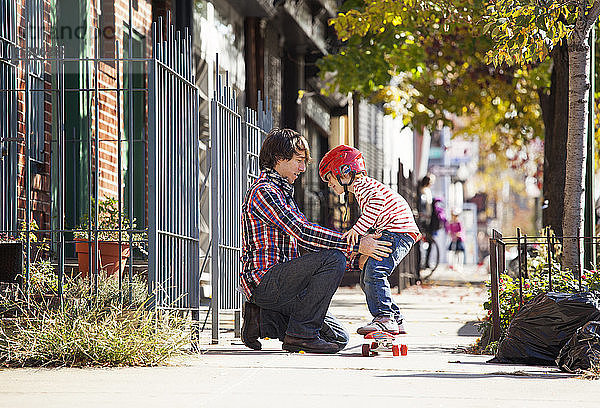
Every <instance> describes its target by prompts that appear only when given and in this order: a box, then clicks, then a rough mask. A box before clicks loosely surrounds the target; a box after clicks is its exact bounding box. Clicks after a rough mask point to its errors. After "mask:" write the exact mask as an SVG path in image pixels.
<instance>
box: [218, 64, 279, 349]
mask: <svg viewBox="0 0 600 408" xmlns="http://www.w3.org/2000/svg"><path fill="white" fill-rule="evenodd" d="M217 67H218V64H217ZM215 88H216V90H215V95H214V97H213V99H212V101H211V123H212V126H211V224H212V228H211V231H212V237H211V258H212V262H211V268H212V269H211V280H212V282H211V284H212V300H211V309H212V311H213V313H212V341H213V343H215V344H216V343H218V341H219V315H220V312H221V310H233V311H234V313H235V318H234V320H235V332H236V333H235V334H236V335H239V322H240V310H241V307H242V301H243V299H242V292H241V290H240V289H239V286H240V284H239V282H240V274H241V270H242V265H241V262H240V259H241V255H242V253H241V251H242V248H241V246H242V244H241V239H242V231H241V215H242V214H241V209H242V202H243V199H244V195H245V193H246V191H247V189H248V186H249V184H250V183H252V182H253V181H254V180H255V179H256V178H258V176H259V175H260V169H259V166H258V154H259V151H260V147H261V145H262V141H263V140H264V137H265V135H266V132H268V131H269V130H270V129H271V127H272V124H273V119H272V113H271V109H270V106H269V103H268V101H267V102H266V107H265V108H263V104H262V101H261V96H260V93H259V95H258V100H259V106H258V112H257V111H254V110H253V109H249V108H246V109H245V112H244V114H243V115H242V113H241V112H240V111H239V108H238V106H239V105H238V100H237V96H236V93H235V91H234V90H233V89H232V87H231V86H230V85H229V78H228V74H225V83H223V78H222V76H221V75H218V76H217V82H216V87H215Z"/></svg>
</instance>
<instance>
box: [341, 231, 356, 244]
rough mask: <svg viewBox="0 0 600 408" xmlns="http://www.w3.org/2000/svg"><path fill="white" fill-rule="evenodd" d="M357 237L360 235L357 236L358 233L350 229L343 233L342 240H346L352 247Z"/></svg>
mask: <svg viewBox="0 0 600 408" xmlns="http://www.w3.org/2000/svg"><path fill="white" fill-rule="evenodd" d="M359 237H360V235H358V232H356V231H354V229H350V230H349V231H347V232H344V235H342V238H346V242H347V243H348V245H350V246H354V244H356V243H357V242H358V238H359Z"/></svg>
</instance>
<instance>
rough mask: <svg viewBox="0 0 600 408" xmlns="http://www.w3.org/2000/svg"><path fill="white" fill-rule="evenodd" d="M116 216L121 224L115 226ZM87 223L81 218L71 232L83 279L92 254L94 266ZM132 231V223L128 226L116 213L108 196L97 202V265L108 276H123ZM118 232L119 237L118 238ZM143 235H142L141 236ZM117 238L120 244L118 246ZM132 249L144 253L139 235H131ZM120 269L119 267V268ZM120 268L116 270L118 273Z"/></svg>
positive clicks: (115, 204) (117, 212)
mask: <svg viewBox="0 0 600 408" xmlns="http://www.w3.org/2000/svg"><path fill="white" fill-rule="evenodd" d="M94 209H95V206H94V202H93V201H92V213H91V218H92V220H93V219H94ZM119 216H120V218H121V224H120V226H119ZM90 225H91V226H92V228H93V225H92V224H90V221H89V220H88V216H87V214H85V215H84V216H83V220H82V223H81V224H80V225H79V227H78V228H77V230H75V231H74V235H75V241H77V242H76V244H75V252H76V253H77V259H78V262H79V272H80V273H81V275H82V276H83V277H86V276H87V275H88V273H89V271H90V268H89V261H90V253H89V251H90V250H91V251H92V257H91V258H92V262H94V263H96V262H97V261H96V259H95V253H96V251H95V248H94V245H95V236H94V231H93V229H91V228H90V230H91V231H92V235H91V237H90V236H89V230H88V228H89V227H90ZM132 229H135V219H133V220H132V224H131V226H130V225H129V218H128V217H127V215H126V214H125V212H124V211H120V210H119V206H118V202H117V200H116V199H115V198H112V197H109V198H105V199H103V200H101V201H100V202H99V203H98V253H99V261H100V262H99V265H100V269H101V270H104V271H105V272H106V274H107V275H108V276H111V275H114V274H115V273H116V272H119V273H123V270H124V269H125V265H126V264H127V260H128V259H129V256H130V254H131V249H130V248H129V232H128V231H130V230H132ZM119 231H120V237H119ZM144 235H145V234H144ZM119 238H120V245H119ZM133 239H134V246H136V247H139V248H140V250H142V252H145V251H144V249H143V248H142V246H141V245H142V240H143V239H144V237H143V236H142V237H140V236H139V234H136V235H134V236H133ZM119 266H120V268H119ZM119 269H120V270H119Z"/></svg>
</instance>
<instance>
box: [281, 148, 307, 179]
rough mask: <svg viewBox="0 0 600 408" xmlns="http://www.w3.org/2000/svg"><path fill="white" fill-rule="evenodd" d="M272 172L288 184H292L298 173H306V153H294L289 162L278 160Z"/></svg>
mask: <svg viewBox="0 0 600 408" xmlns="http://www.w3.org/2000/svg"><path fill="white" fill-rule="evenodd" d="M274 170H275V171H276V172H277V173H279V175H280V176H282V177H283V178H285V179H286V180H287V182H288V183H290V184H294V181H296V179H297V178H298V176H299V175H300V173H304V172H305V171H306V152H296V153H294V155H293V156H292V158H291V159H290V160H279V161H278V162H277V164H275V169H274Z"/></svg>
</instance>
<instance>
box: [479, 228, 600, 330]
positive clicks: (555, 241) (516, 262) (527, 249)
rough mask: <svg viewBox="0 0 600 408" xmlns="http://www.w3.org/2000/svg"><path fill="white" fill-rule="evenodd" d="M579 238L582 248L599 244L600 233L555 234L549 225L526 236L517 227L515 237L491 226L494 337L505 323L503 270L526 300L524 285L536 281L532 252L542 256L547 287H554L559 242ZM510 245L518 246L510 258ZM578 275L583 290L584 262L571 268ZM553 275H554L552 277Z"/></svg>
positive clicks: (521, 300) (491, 287)
mask: <svg viewBox="0 0 600 408" xmlns="http://www.w3.org/2000/svg"><path fill="white" fill-rule="evenodd" d="M567 239H571V240H577V245H578V247H579V248H582V247H584V246H595V247H597V246H598V245H599V244H600V237H582V236H577V237H566V236H563V237H559V236H554V235H553V234H552V233H551V231H550V229H549V228H546V230H545V233H544V235H540V236H527V235H525V234H522V233H521V230H520V229H517V233H516V235H515V236H512V237H505V236H503V235H502V234H501V233H500V232H499V231H497V230H492V236H491V237H490V239H489V243H490V291H491V293H490V295H491V320H492V331H491V341H497V340H499V339H500V338H501V337H502V334H503V333H502V327H501V321H500V314H501V313H502V310H501V305H500V294H501V281H500V275H501V274H509V275H511V276H512V277H514V278H515V279H516V280H518V285H519V305H522V304H523V293H524V285H525V284H527V285H528V286H529V285H534V284H535V283H534V282H533V281H531V280H530V272H531V270H530V267H529V265H528V259H529V258H530V257H532V256H543V257H544V262H545V263H546V266H545V273H544V274H545V275H546V278H547V284H548V285H547V287H548V291H549V292H551V291H552V290H553V289H554V287H555V286H554V283H553V279H556V277H555V274H556V273H557V270H561V265H560V263H559V261H558V260H557V256H558V253H559V249H558V246H559V245H561V244H562V242H563V241H564V240H567ZM511 247H513V248H515V249H516V256H515V257H514V258H512V259H508V261H507V249H510V248H511ZM572 273H573V275H574V277H575V278H576V279H577V288H576V289H577V290H578V291H582V290H583V289H584V288H585V285H584V283H583V279H582V276H583V273H584V268H583V265H581V263H579V264H578V265H577V269H576V270H575V271H572ZM553 275H554V277H553Z"/></svg>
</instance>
